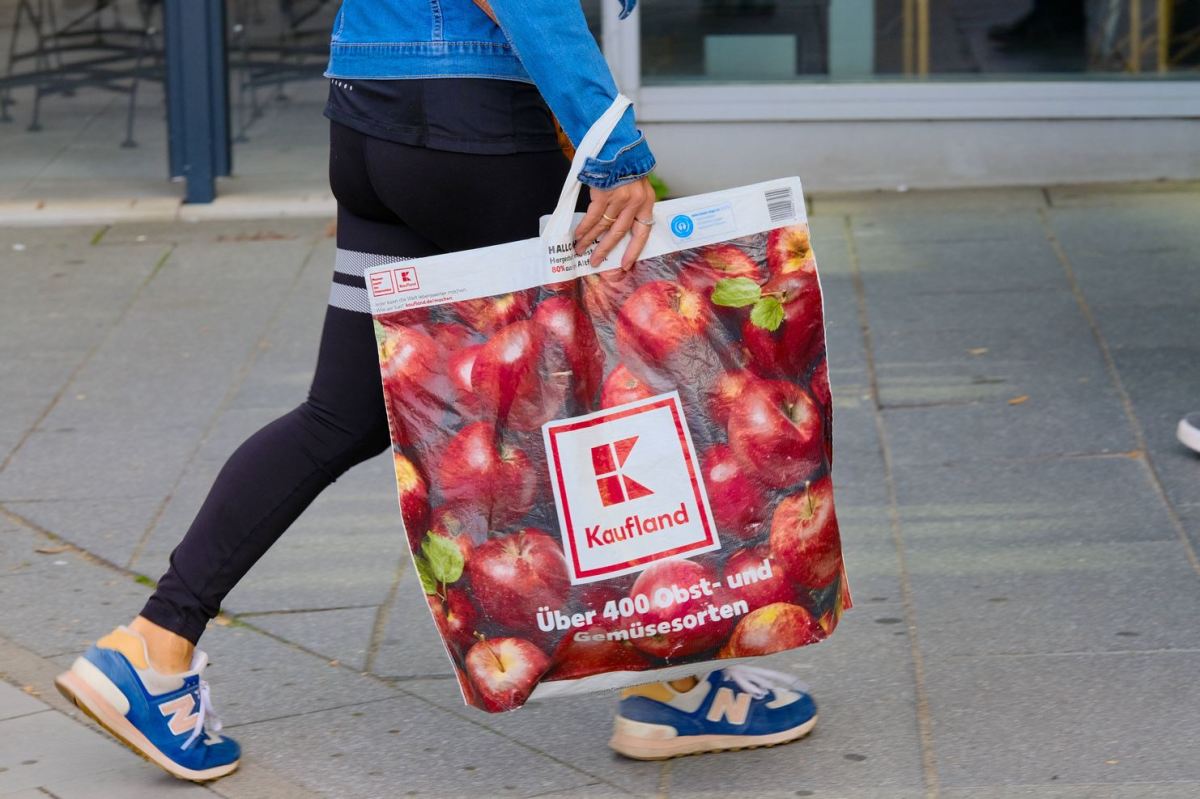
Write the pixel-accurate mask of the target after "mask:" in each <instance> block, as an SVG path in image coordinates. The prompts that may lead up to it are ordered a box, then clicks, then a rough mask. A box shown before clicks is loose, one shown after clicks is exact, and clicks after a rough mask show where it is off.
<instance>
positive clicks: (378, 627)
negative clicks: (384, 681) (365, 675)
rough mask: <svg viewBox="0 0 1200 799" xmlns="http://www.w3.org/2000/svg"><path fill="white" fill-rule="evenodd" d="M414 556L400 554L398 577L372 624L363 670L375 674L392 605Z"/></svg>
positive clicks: (405, 553)
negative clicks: (406, 568) (377, 658)
mask: <svg viewBox="0 0 1200 799" xmlns="http://www.w3.org/2000/svg"><path fill="white" fill-rule="evenodd" d="M411 558H412V555H411V554H410V553H409V552H408V551H404V552H402V553H401V554H400V557H399V559H398V562H397V564H396V576H395V577H393V578H392V584H391V585H390V586H388V590H387V594H386V595H384V598H383V602H381V603H380V604H379V608H378V609H377V610H376V611H375V620H374V622H373V623H372V624H371V635H370V637H369V638H367V654H366V657H364V658H363V669H364V670H366V671H369V672H372V673H374V671H375V658H376V657H378V655H379V647H380V646H381V645H382V641H383V636H384V634H385V633H386V632H387V625H388V620H389V619H390V618H391V615H392V604H393V603H394V602H395V600H396V594H397V593H399V589H400V580H401V579H403V577H404V568H405V566H407V565H408V562H409V560H410V559H411Z"/></svg>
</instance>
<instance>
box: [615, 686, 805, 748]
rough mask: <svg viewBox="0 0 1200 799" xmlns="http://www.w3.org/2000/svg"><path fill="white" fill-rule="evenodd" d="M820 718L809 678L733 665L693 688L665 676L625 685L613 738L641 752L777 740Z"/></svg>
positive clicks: (796, 733)
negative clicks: (683, 687) (647, 682)
mask: <svg viewBox="0 0 1200 799" xmlns="http://www.w3.org/2000/svg"><path fill="white" fill-rule="evenodd" d="M816 723H817V706H816V704H815V703H814V702H813V700H812V697H811V696H809V695H808V689H807V686H805V685H804V684H803V683H801V682H799V681H798V680H796V679H794V678H792V677H791V676H789V675H787V674H780V673H779V672H777V671H768V670H767V669H760V668H756V667H753V666H730V667H728V668H724V669H719V670H717V671H714V672H711V673H710V674H708V675H707V676H705V677H701V678H700V679H699V681H698V682H697V683H696V686H695V687H694V688H692V689H691V690H690V691H683V692H681V691H676V690H675V689H674V688H672V687H671V686H670V685H668V684H667V683H652V684H650V685H638V686H635V687H633V688H627V689H625V690H624V691H623V692H622V693H621V704H620V706H619V708H618V709H617V719H616V722H615V723H614V725H613V736H612V740H610V741H609V743H608V745H609V746H611V747H612V748H613V749H615V750H616V751H618V752H620V753H621V754H623V755H625V756H626V757H632V758H635V759H637V760H664V759H666V758H670V757H678V756H680V755H692V754H697V753H700V752H717V751H721V750H724V749H751V748H754V747H758V746H775V745H776V744H783V743H788V742H789V741H795V740H797V739H799V738H803V737H804V736H805V735H807V734H808V733H809V732H810V731H811V730H812V728H813V727H814V726H815V725H816Z"/></svg>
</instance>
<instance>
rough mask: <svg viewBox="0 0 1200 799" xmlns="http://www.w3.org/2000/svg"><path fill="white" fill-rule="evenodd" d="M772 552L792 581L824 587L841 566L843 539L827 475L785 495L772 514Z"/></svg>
mask: <svg viewBox="0 0 1200 799" xmlns="http://www.w3.org/2000/svg"><path fill="white" fill-rule="evenodd" d="M771 555H772V557H774V559H775V562H776V563H778V564H780V565H781V566H782V567H783V571H784V573H785V574H787V576H788V578H789V579H790V580H791V581H792V582H793V583H798V584H800V585H802V586H804V587H805V588H806V589H814V588H824V587H826V586H827V585H829V584H830V583H832V582H833V580H834V578H835V577H837V576H838V572H839V571H840V570H841V567H842V549H841V540H840V538H839V536H838V524H837V516H836V515H835V514H834V512H833V485H832V483H831V482H830V481H829V478H828V477H823V478H821V479H820V480H817V481H815V482H812V483H809V484H808V485H807V486H806V487H805V488H804V490H803V491H800V492H798V493H796V494H792V495H791V496H789V497H786V498H784V500H783V501H782V502H780V503H779V506H778V507H776V508H775V515H774V516H773V517H772V518H771Z"/></svg>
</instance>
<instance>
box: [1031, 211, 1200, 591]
mask: <svg viewBox="0 0 1200 799" xmlns="http://www.w3.org/2000/svg"><path fill="white" fill-rule="evenodd" d="M1038 215H1039V216H1040V217H1041V222H1042V229H1043V231H1044V232H1045V235H1046V240H1047V241H1048V242H1049V243H1050V248H1051V249H1052V250H1054V254H1055V256H1056V257H1057V258H1058V262H1059V263H1060V264H1061V265H1062V268H1063V272H1064V273H1065V274H1066V278H1067V283H1068V284H1069V285H1070V287H1071V293H1072V294H1073V295H1075V302H1076V303H1078V305H1079V310H1080V311H1081V312H1082V313H1083V318H1084V319H1085V320H1087V324H1088V327H1089V328H1091V331H1092V338H1093V339H1095V341H1096V346H1097V347H1099V348H1100V355H1101V357H1102V358H1103V359H1104V368H1105V370H1106V371H1107V372H1108V376H1109V379H1110V380H1111V381H1112V384H1113V388H1114V389H1116V392H1117V397H1118V398H1119V399H1120V401H1121V410H1122V411H1123V412H1124V413H1125V418H1126V420H1127V421H1128V422H1129V429H1130V430H1131V431H1132V433H1133V438H1134V441H1135V442H1137V448H1138V450H1139V451H1140V452H1144V453H1146V457H1144V458H1140V459H1139V460H1140V461H1141V462H1142V464H1143V465H1144V467H1145V469H1146V476H1147V478H1148V479H1149V481H1150V485H1151V487H1152V488H1153V489H1154V493H1155V494H1157V495H1158V499H1159V501H1160V502H1161V503H1162V505H1163V508H1164V509H1165V510H1166V511H1167V517H1168V518H1169V519H1170V520H1171V525H1172V526H1173V527H1174V528H1175V532H1176V534H1178V536H1179V542H1180V543H1181V544H1182V545H1183V551H1184V554H1185V555H1186V556H1187V559H1188V562H1189V563H1190V564H1191V566H1192V570H1193V571H1195V572H1196V575H1197V576H1200V556H1197V554H1196V548H1195V547H1194V546H1193V545H1192V539H1191V538H1190V537H1189V536H1188V532H1187V528H1186V527H1184V526H1183V519H1182V518H1180V516H1179V512H1178V511H1177V510H1176V508H1175V505H1174V503H1172V502H1171V498H1170V497H1169V496H1167V490H1166V488H1164V487H1163V484H1162V478H1161V477H1159V474H1158V469H1156V468H1154V462H1153V460H1152V459H1151V458H1150V454H1149V453H1150V448H1149V447H1148V446H1147V445H1146V433H1145V431H1144V430H1143V429H1142V423H1141V420H1139V419H1138V417H1137V413H1136V412H1135V411H1134V408H1133V399H1132V398H1130V396H1129V391H1128V389H1126V388H1125V381H1124V380H1122V379H1121V373H1120V371H1119V370H1118V369H1117V362H1116V359H1115V358H1113V354H1112V348H1110V347H1109V346H1108V339H1106V338H1105V337H1104V332H1103V331H1102V330H1101V329H1100V324H1099V323H1098V322H1097V321H1096V315H1095V314H1094V313H1092V307H1091V305H1089V304H1088V301H1087V297H1086V296H1084V293H1083V289H1082V288H1081V287H1080V285H1079V280H1078V279H1077V278H1076V277H1075V267H1074V265H1073V264H1072V263H1071V258H1070V256H1068V255H1067V251H1066V250H1065V249H1064V248H1063V245H1062V242H1061V241H1059V238H1058V234H1057V233H1056V232H1055V230H1054V224H1053V223H1052V222H1051V220H1050V216H1049V215H1048V214H1047V213H1046V212H1045V211H1040V212H1039V214H1038Z"/></svg>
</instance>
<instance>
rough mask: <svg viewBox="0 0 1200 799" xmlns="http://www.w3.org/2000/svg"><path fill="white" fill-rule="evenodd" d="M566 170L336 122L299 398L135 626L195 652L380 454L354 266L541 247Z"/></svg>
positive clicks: (219, 492) (201, 517)
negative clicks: (329, 252) (332, 220)
mask: <svg viewBox="0 0 1200 799" xmlns="http://www.w3.org/2000/svg"><path fill="white" fill-rule="evenodd" d="M567 168H568V163H567V160H566V158H564V157H563V155H562V153H561V152H558V151H552V152H538V153H519V154H515V155H467V154H463V153H452V152H445V151H439V150H427V149H424V148H420V147H409V146H407V145H403V144H395V143H392V142H388V141H384V140H381V139H374V138H371V137H369V136H365V135H363V134H360V133H358V132H356V131H354V130H351V129H350V128H347V127H344V126H341V125H338V124H337V123H332V126H331V129H330V154H329V182H330V185H331V186H332V188H333V193H334V196H335V197H336V198H337V201H338V227H337V246H338V263H337V267H336V271H335V272H334V282H333V286H332V289H331V293H330V306H329V308H328V309H327V310H326V313H325V327H324V329H323V331H322V334H321V346H320V351H319V353H318V355H317V368H316V373H315V374H314V376H313V381H312V387H311V388H310V389H309V394H308V399H307V400H306V401H305V402H304V403H303V404H302V405H300V406H299V407H298V408H296V409H295V410H293V411H291V412H290V413H287V414H285V415H284V416H281V417H280V418H278V419H276V420H275V421H273V422H271V423H270V424H268V425H267V426H266V427H264V428H262V429H261V430H259V431H258V432H257V433H255V434H254V435H252V436H250V438H248V439H246V441H245V442H244V443H243V444H242V445H241V446H240V447H238V449H237V450H236V451H235V452H234V453H233V455H232V456H230V458H229V460H228V462H226V464H225V466H224V468H222V469H221V472H220V474H218V475H217V479H216V482H215V483H214V484H213V487H212V489H211V490H210V491H209V494H208V498H207V499H206V500H205V501H204V504H203V506H202V507H201V508H200V512H199V513H198V514H197V516H196V519H195V521H194V522H193V523H192V526H191V527H190V528H189V529H188V531H187V534H186V535H185V536H184V537H183V540H182V541H180V542H179V545H178V546H177V547H176V548H175V551H174V552H172V553H171V562H170V568H168V570H167V573H166V574H164V575H163V576H162V578H161V579H160V580H159V582H158V588H157V589H156V590H155V592H154V594H153V595H152V596H151V597H150V599H149V601H148V602H147V603H146V606H145V608H144V609H143V610H142V615H143V616H144V617H146V618H147V619H149V620H150V621H152V622H154V623H155V624H158V625H160V626H162V627H165V628H167V629H168V630H171V631H172V632H174V633H177V634H179V635H181V636H183V637H184V638H187V639H188V640H189V641H191V642H193V643H195V642H196V641H197V640H199V638H200V635H201V633H203V632H204V627H205V625H206V624H207V623H208V620H209V619H211V618H213V617H214V616H215V615H216V614H217V612H218V611H219V610H220V607H221V600H223V599H224V598H225V595H226V594H228V593H229V592H230V591H231V590H232V589H233V587H234V585H236V584H237V582H238V581H239V580H240V579H241V578H242V577H243V576H244V575H245V574H246V572H248V571H249V570H250V567H251V566H253V565H254V564H255V562H257V561H258V559H259V558H260V557H262V555H263V554H264V553H265V552H266V551H267V549H268V548H270V546H271V545H272V544H274V543H275V541H276V540H277V539H278V538H279V536H280V535H282V534H283V531H284V530H286V529H287V528H288V527H289V526H290V525H291V523H292V522H293V521H295V519H296V518H297V517H298V516H299V515H300V514H301V513H302V512H303V511H304V509H305V508H307V507H308V505H309V503H311V502H312V501H313V500H314V499H316V497H317V495H318V494H320V493H321V491H322V490H323V489H324V488H325V487H326V486H328V485H329V484H330V483H332V482H333V481H334V480H336V479H337V478H338V477H339V476H340V475H341V474H342V473H343V472H345V471H346V470H347V469H349V468H350V467H351V466H354V465H355V464H358V463H361V462H363V461H364V460H366V459H368V458H370V457H372V456H374V455H378V454H379V453H381V452H383V451H385V450H386V449H387V448H388V446H389V437H388V427H387V417H386V415H385V412H384V406H383V392H382V388H381V386H380V378H379V365H378V361H377V354H376V350H375V335H374V332H373V330H372V325H371V317H370V314H368V313H366V312H365V311H366V287H365V284H364V282H363V277H362V269H363V268H364V267H365V266H370V265H373V264H377V263H383V262H385V261H388V260H396V259H398V258H414V257H420V256H425V255H434V254H437V253H442V252H451V251H455V250H465V249H470V248H473V247H484V246H488V245H492V244H500V243H503V242H506V241H514V240H518V239H523V238H530V237H532V236H536V235H537V233H538V218H539V217H540V216H541V215H542V214H545V213H549V212H550V211H551V210H553V208H554V204H555V202H556V201H557V199H558V194H559V191H560V190H561V188H562V184H563V180H564V179H565V178H566V174H567ZM379 490H380V491H388V490H390V489H389V488H388V486H380V487H379ZM396 529H397V531H398V530H399V529H400V527H399V525H397V526H396ZM396 541H397V545H399V544H400V542H401V541H402V537H401V536H400V535H399V533H397V537H396Z"/></svg>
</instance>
